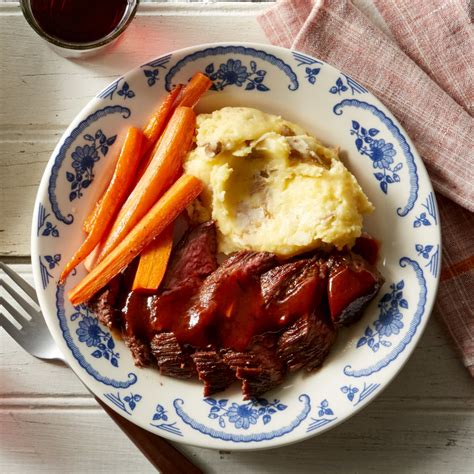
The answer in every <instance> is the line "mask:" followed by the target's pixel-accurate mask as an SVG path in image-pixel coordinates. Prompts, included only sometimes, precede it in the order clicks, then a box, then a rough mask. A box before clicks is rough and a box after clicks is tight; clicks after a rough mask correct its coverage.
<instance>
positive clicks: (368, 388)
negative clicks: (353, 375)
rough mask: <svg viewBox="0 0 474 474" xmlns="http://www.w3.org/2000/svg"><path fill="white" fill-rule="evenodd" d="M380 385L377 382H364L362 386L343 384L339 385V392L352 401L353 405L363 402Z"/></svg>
mask: <svg viewBox="0 0 474 474" xmlns="http://www.w3.org/2000/svg"><path fill="white" fill-rule="evenodd" d="M379 387H380V384H379V383H369V384H367V383H366V382H364V385H363V387H361V388H360V390H359V388H357V387H353V386H352V385H344V386H342V387H341V392H342V393H343V394H344V395H345V396H346V397H347V399H348V400H349V401H350V402H354V406H357V405H358V404H359V403H361V402H363V401H364V400H365V399H366V398H367V397H368V396H370V395H371V394H372V393H374V392H375V391H376V390H377V389H378V388H379Z"/></svg>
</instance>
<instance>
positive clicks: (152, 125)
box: [143, 84, 183, 155]
mask: <svg viewBox="0 0 474 474" xmlns="http://www.w3.org/2000/svg"><path fill="white" fill-rule="evenodd" d="M182 88H183V85H182V84H178V85H177V86H176V87H175V88H174V89H173V90H172V91H171V92H170V93H169V94H168V95H167V96H166V97H165V100H164V101H163V102H162V103H161V105H160V107H159V108H158V110H157V111H156V112H155V113H154V114H153V115H152V116H151V117H150V120H149V121H148V123H147V124H146V125H145V127H144V128H143V135H145V144H144V146H143V153H144V155H145V154H146V153H147V152H149V151H150V149H151V148H153V146H154V145H155V144H156V142H157V140H158V139H159V138H160V136H161V134H162V133H163V130H164V129H165V127H166V124H167V122H168V119H169V118H170V116H171V114H172V113H173V111H174V110H175V108H176V106H175V107H173V105H174V104H175V101H176V97H178V95H179V93H180V92H181V89H182Z"/></svg>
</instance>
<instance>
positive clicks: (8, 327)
mask: <svg viewBox="0 0 474 474" xmlns="http://www.w3.org/2000/svg"><path fill="white" fill-rule="evenodd" d="M0 268H1V269H2V270H3V271H4V272H5V273H6V274H7V275H8V276H9V277H10V278H11V279H12V281H13V282H14V283H16V284H17V285H18V287H19V288H20V289H22V290H23V291H24V292H25V294H26V295H28V296H29V298H30V299H31V300H32V301H33V302H34V303H35V304H36V305H37V306H39V302H38V298H37V296H36V291H35V289H34V288H33V287H32V286H30V285H29V284H28V283H27V282H26V281H25V280H23V278H21V277H20V275H18V273H15V272H14V271H13V270H12V269H11V268H10V267H8V266H7V265H5V264H4V263H2V262H0ZM0 286H1V287H3V288H4V289H5V291H6V292H7V293H8V294H9V295H10V296H11V297H12V298H13V300H14V301H15V302H16V303H18V304H19V305H20V306H21V307H22V308H23V309H24V310H25V311H26V313H27V314H28V315H29V316H30V317H31V319H30V320H28V319H26V318H25V317H24V316H23V315H22V314H21V313H20V312H19V311H18V310H17V309H16V308H14V307H13V306H12V305H11V304H10V303H9V302H8V301H7V300H6V299H5V298H3V296H0V306H3V307H4V308H5V310H6V311H7V312H8V313H9V314H10V316H11V317H12V318H13V319H14V320H15V321H16V322H17V323H18V324H19V325H20V326H21V329H18V328H17V327H16V326H15V325H14V324H13V323H11V322H10V321H9V320H8V318H7V317H6V316H5V315H4V314H3V313H1V312H0V326H1V327H3V329H5V331H7V333H8V334H10V336H11V337H12V338H13V339H15V341H16V342H18V344H19V345H20V346H21V347H23V349H25V351H27V352H29V353H30V354H31V355H32V356H34V357H37V358H38V359H45V360H60V361H62V362H64V363H66V361H65V360H64V358H63V356H62V354H61V352H60V351H59V349H58V348H57V346H56V344H55V343H54V341H53V338H52V336H51V334H50V332H49V329H48V326H47V325H46V322H45V321H44V319H43V315H42V314H41V311H38V310H37V309H35V308H34V307H33V306H32V305H31V304H30V303H29V302H28V301H27V300H26V299H25V298H23V297H22V296H20V295H19V294H18V293H17V292H16V291H15V290H14V289H13V288H12V287H11V286H10V285H9V284H8V283H7V282H6V281H4V280H3V279H0Z"/></svg>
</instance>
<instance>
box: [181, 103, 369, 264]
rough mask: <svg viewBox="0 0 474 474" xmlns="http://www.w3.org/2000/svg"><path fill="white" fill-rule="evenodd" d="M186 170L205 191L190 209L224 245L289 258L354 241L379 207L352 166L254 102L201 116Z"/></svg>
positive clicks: (225, 248)
mask: <svg viewBox="0 0 474 474" xmlns="http://www.w3.org/2000/svg"><path fill="white" fill-rule="evenodd" d="M184 166H185V171H186V173H188V174H192V175H195V176H197V177H198V178H200V179H201V180H202V181H203V182H204V183H205V190H204V192H203V193H202V195H201V197H200V198H199V201H198V202H197V203H196V204H195V205H194V206H193V208H192V209H190V213H191V216H192V218H193V219H195V220H197V221H201V222H202V221H205V220H207V219H209V218H212V219H213V220H215V221H216V224H217V228H218V241H219V251H221V252H224V253H226V254H228V253H231V252H234V251H237V250H241V249H248V250H255V251H269V252H274V253H276V254H277V255H280V256H282V257H290V256H293V255H297V254H300V253H303V252H305V251H308V250H312V249H315V248H326V247H336V248H338V249H342V248H343V247H344V246H348V247H352V245H353V244H354V241H355V239H356V238H357V237H358V236H359V235H360V234H361V231H362V225H363V215H364V214H368V213H370V212H372V211H373V209H374V207H373V205H372V204H371V203H370V201H369V200H368V198H367V196H366V195H365V194H364V192H363V191H362V189H361V187H360V186H359V184H358V183H357V181H356V179H355V177H354V176H353V175H352V173H351V172H350V171H349V170H348V169H347V168H346V167H345V166H344V164H343V163H342V162H341V161H340V160H339V156H338V149H337V148H327V147H325V146H323V145H322V143H321V142H320V141H319V140H318V139H316V138H314V137H312V136H311V135H309V134H307V133H306V132H305V131H304V130H303V129H302V128H301V127H300V126H298V125H296V124H293V123H291V122H288V121H286V120H284V119H282V118H281V117H278V116H276V115H270V114H266V113H264V112H261V111H259V110H256V109H251V108H244V107H225V108H223V109H220V110H217V111H215V112H213V113H212V114H201V115H199V116H198V118H197V131H196V148H194V149H193V150H192V151H191V152H190V153H189V154H188V156H187V158H186V160H185V165H184Z"/></svg>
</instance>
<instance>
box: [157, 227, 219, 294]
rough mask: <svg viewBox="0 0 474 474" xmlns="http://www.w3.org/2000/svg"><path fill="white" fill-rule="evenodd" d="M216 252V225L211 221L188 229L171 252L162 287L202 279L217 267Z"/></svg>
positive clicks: (170, 286)
mask: <svg viewBox="0 0 474 474" xmlns="http://www.w3.org/2000/svg"><path fill="white" fill-rule="evenodd" d="M216 252H217V237H216V226H215V224H214V222H213V221H207V222H205V223H203V224H200V225H198V226H196V227H194V228H192V229H190V230H188V231H187V232H186V234H185V235H184V236H183V238H182V239H181V241H180V242H179V243H178V245H177V247H176V250H175V251H174V252H173V255H172V257H171V260H170V267H169V269H168V271H167V272H166V275H165V280H164V283H163V288H164V289H171V288H175V287H177V286H180V285H182V284H184V283H185V282H187V281H188V280H190V279H197V280H199V281H202V280H204V278H206V277H207V276H208V275H209V274H211V273H212V272H213V271H214V270H215V269H216V268H217V260H216Z"/></svg>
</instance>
